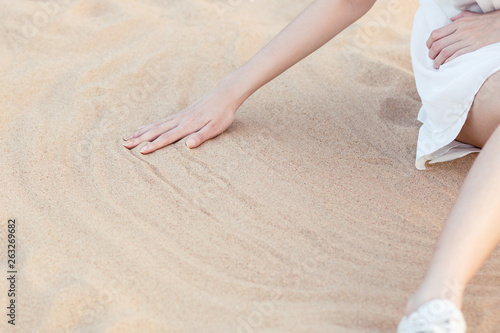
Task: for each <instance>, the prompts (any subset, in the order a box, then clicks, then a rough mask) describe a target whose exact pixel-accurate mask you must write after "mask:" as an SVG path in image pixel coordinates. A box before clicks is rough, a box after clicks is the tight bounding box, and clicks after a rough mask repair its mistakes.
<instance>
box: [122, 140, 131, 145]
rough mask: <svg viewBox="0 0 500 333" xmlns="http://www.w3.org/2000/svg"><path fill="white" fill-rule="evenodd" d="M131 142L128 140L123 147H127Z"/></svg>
mask: <svg viewBox="0 0 500 333" xmlns="http://www.w3.org/2000/svg"><path fill="white" fill-rule="evenodd" d="M131 142H132V140H128V141H127V142H124V143H123V145H124V146H128V145H129V144H130V143H131Z"/></svg>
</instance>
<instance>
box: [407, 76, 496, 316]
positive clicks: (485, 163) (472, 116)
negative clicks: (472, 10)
mask: <svg viewBox="0 0 500 333" xmlns="http://www.w3.org/2000/svg"><path fill="white" fill-rule="evenodd" d="M499 78H500V73H497V74H495V75H493V76H492V77H490V79H489V80H488V81H486V82H485V84H484V85H483V87H482V89H481V91H480V92H479V93H478V94H477V95H476V99H475V102H474V105H473V107H472V109H471V111H470V112H469V116H468V118H467V122H466V125H465V126H464V127H463V129H462V132H461V133H460V135H459V136H458V137H457V139H458V140H460V141H463V142H466V143H470V144H473V145H476V146H479V147H481V146H483V145H484V147H483V149H482V151H481V152H480V154H479V156H478V157H477V159H476V161H475V162H474V165H473V166H472V168H471V170H470V172H469V174H468V175H467V177H466V179H465V182H464V184H463V186H462V189H461V191H460V193H459V195H458V198H457V201H456V203H455V205H454V207H453V209H452V211H451V213H450V216H449V218H448V220H447V221H446V224H445V226H444V228H443V231H442V233H441V236H440V238H439V240H438V243H437V245H436V247H435V251H434V255H433V258H432V260H431V263H430V265H429V268H428V271H427V274H426V276H425V279H424V281H423V282H422V284H421V286H420V288H419V289H418V290H417V292H416V293H415V294H414V295H413V296H412V298H411V299H410V300H409V302H408V304H407V307H406V311H405V313H406V315H409V314H410V313H412V312H414V311H415V310H417V309H418V307H419V306H420V305H422V304H423V303H425V302H427V301H429V300H431V299H435V298H441V299H449V300H451V301H452V302H454V303H455V304H456V305H457V307H458V308H461V307H462V298H463V291H464V288H465V286H466V285H467V284H468V283H469V282H470V280H471V279H472V278H473V277H474V275H475V274H476V273H477V271H478V270H479V269H480V268H481V266H482V264H483V263H484V261H485V260H486V258H487V257H488V256H489V254H490V253H491V252H492V251H493V250H494V249H495V248H496V246H497V245H498V243H499V242H500V206H499V205H498V202H500V173H499V172H498V170H500V126H499V123H500V100H498V99H497V98H494V97H493V96H494V91H498V89H499V88H500V84H498V82H497V81H498V79H499ZM485 142H486V144H484V143H485Z"/></svg>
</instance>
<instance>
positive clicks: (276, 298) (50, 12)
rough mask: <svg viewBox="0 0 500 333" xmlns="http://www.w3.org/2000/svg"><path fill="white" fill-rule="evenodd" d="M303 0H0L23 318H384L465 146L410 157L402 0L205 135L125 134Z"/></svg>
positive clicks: (390, 315)
mask: <svg viewBox="0 0 500 333" xmlns="http://www.w3.org/2000/svg"><path fill="white" fill-rule="evenodd" d="M309 2H310V1H306V0H293V1H287V2H286V4H285V5H284V2H283V1H264V0H253V1H251V0H248V1H247V0H240V1H236V0H232V1H229V0H221V1H218V2H217V1H209V0H184V1H180V0H178V1H176V0H170V1H167V0H166V1H160V0H157V1H155V0H130V1H119V0H86V1H83V0H59V2H55V0H51V1H49V2H47V1H46V2H44V1H28V0H20V1H15V2H12V1H6V0H3V1H0V19H1V22H2V25H1V30H0V41H1V45H2V47H1V48H0V68H1V73H2V77H1V79H0V82H1V83H0V96H1V101H2V102H1V103H2V104H1V105H2V107H1V121H0V129H1V130H0V144H1V168H2V172H1V175H0V181H1V187H0V191H1V193H0V194H1V199H0V212H1V221H0V232H1V239H0V242H1V248H2V253H1V254H0V256H1V258H2V259H1V267H2V273H1V275H2V276H6V277H8V274H7V270H9V268H8V266H7V239H6V235H7V232H8V229H7V221H8V219H15V220H16V228H15V235H16V266H15V269H16V271H17V273H16V280H15V281H16V284H15V287H16V297H15V302H16V303H15V304H16V321H15V322H16V326H15V328H16V330H15V331H16V332H394V331H395V329H396V326H397V324H398V322H399V320H400V319H401V317H402V315H403V311H404V307H405V304H406V301H407V299H408V298H409V297H410V296H411V294H412V293H413V292H414V291H415V290H416V288H417V287H418V286H419V283H420V282H421V280H422V278H423V276H424V274H425V271H426V268H427V264H428V262H429V260H430V256H431V254H432V250H433V247H434V244H435V243H436V240H437V237H438V236H439V232H440V230H441V227H442V225H443V223H444V221H445V219H446V216H447V214H448V212H449V210H450V209H451V207H452V205H453V202H454V200H455V198H456V196H457V194H458V191H459V188H460V186H461V184H462V182H463V180H464V178H465V176H466V174H467V171H468V170H469V168H470V167H471V165H472V163H473V162H474V159H475V158H476V156H475V155H474V154H473V155H469V156H467V157H465V158H461V159H459V160H456V161H453V162H448V163H442V164H436V165H432V166H430V167H429V169H428V170H427V171H418V170H416V169H415V167H414V159H415V149H416V140H417V134H418V128H419V126H420V123H419V122H418V121H417V120H416V116H417V112H418V110H419V108H420V105H421V104H420V100H419V97H418V94H417V92H416V89H415V84H414V79H413V75H412V68H411V61H410V54H409V38H410V32H411V25H412V20H413V15H414V13H415V11H416V9H417V6H418V3H417V1H400V2H398V1H394V0H380V1H379V2H378V3H377V4H376V6H375V7H374V9H373V11H372V12H371V13H370V14H369V15H367V16H366V17H364V18H363V19H362V20H361V21H359V22H357V23H356V24H355V25H354V26H352V27H350V28H348V29H347V30H346V31H344V32H343V33H342V34H341V35H340V36H338V38H336V39H335V40H334V41H332V42H330V43H329V44H327V45H326V46H325V47H324V48H322V49H320V50H319V51H318V52H316V53H315V54H313V55H311V56H310V57H308V58H306V59H305V60H304V61H302V62H301V63H299V64H297V65H296V66H294V67H293V68H292V69H290V70H289V71H287V72H286V73H284V74H283V75H282V76H280V77H279V78H277V79H276V80H274V81H272V82H271V83H270V84H268V85H267V86H265V87H264V88H262V89H261V90H259V91H258V92H256V93H255V94H254V95H253V96H251V97H250V98H249V99H248V100H247V102H246V103H245V104H244V105H243V106H242V107H241V108H240V110H239V111H238V113H237V115H236V121H235V123H234V124H233V125H232V126H231V127H230V128H229V129H228V130H227V131H226V132H225V133H223V134H222V135H220V136H219V137H217V138H215V139H213V140H210V141H209V142H207V143H205V144H204V145H202V146H201V147H200V148H198V149H194V150H189V149H187V148H186V146H185V144H184V140H181V141H179V142H177V143H175V144H173V145H171V146H169V147H167V148H165V149H161V150H159V151H157V152H155V153H153V154H150V155H148V156H143V155H141V154H140V153H139V152H138V149H139V148H140V147H142V145H141V146H139V148H136V149H133V150H130V151H129V150H127V149H125V148H124V147H123V146H122V142H123V141H122V137H123V136H124V135H125V134H128V133H129V132H131V131H132V130H134V129H135V128H137V127H139V126H141V125H145V124H148V123H150V122H153V121H155V120H157V119H160V118H163V117H165V116H166V115H169V114H173V113H175V112H177V111H179V110H182V109H183V108H184V107H186V106H188V105H189V104H191V103H193V102H195V101H197V100H198V99H199V98H201V97H202V96H203V95H204V94H206V93H208V92H209V91H210V90H211V89H212V88H214V87H215V86H216V85H217V83H218V82H219V81H220V80H221V79H222V77H223V76H224V75H226V74H227V73H229V72H231V71H232V70H233V69H235V68H237V67H238V66H240V65H241V64H243V63H244V62H245V61H246V60H247V59H248V58H249V57H250V56H251V55H252V54H254V53H255V52H256V51H257V50H259V49H260V48H261V47H262V46H263V45H265V44H266V43H267V42H268V41H269V40H270V39H271V38H272V36H274V35H275V34H276V33H277V32H279V31H280V30H281V29H282V28H283V27H284V26H285V25H286V24H287V22H289V20H291V19H292V18H293V17H294V16H295V15H296V14H298V13H299V12H300V11H301V10H302V9H303V8H304V7H305V6H306V5H307V4H308V3H309ZM499 265H500V252H499V251H498V249H497V250H496V251H495V252H494V253H493V254H492V256H491V257H490V258H489V259H488V261H487V262H486V264H485V265H484V266H483V267H482V269H481V271H480V272H479V273H478V275H477V276H476V277H475V278H474V280H473V281H472V283H471V284H470V286H469V287H468V289H467V290H466V295H465V304H464V315H465V318H466V320H467V323H468V325H469V328H470V332H493V331H499V330H500V317H498V309H499V307H500V298H499V290H500V279H499V277H500V273H499V271H498V267H499ZM0 281H1V282H0V295H1V296H0V300H1V304H2V308H3V309H4V310H3V312H2V313H3V314H2V316H1V318H2V320H1V322H0V331H2V332H14V329H13V327H12V325H9V324H7V320H8V317H7V316H6V314H7V311H9V310H8V309H6V307H7V306H8V302H9V300H10V299H11V298H10V297H7V290H8V289H9V281H8V280H7V279H6V278H5V277H4V278H1V279H0Z"/></svg>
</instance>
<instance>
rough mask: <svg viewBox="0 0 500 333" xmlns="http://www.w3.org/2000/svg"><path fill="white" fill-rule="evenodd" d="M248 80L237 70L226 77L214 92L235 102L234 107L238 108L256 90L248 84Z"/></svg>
mask: <svg viewBox="0 0 500 333" xmlns="http://www.w3.org/2000/svg"><path fill="white" fill-rule="evenodd" d="M248 81H249V80H248V79H245V77H244V75H242V74H241V73H240V72H239V70H236V71H234V72H232V73H230V74H228V75H226V76H225V77H224V78H223V79H222V80H221V82H220V83H219V85H218V86H217V88H216V90H217V91H221V92H223V93H224V94H227V96H228V98H230V99H231V100H232V101H234V102H235V104H236V107H237V108H238V107H240V106H241V104H243V103H244V102H245V101H246V99H247V98H248V97H250V95H252V94H253V93H254V91H255V90H256V89H253V88H252V86H251V85H250V84H249V83H248Z"/></svg>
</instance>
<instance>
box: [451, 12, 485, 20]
mask: <svg viewBox="0 0 500 333" xmlns="http://www.w3.org/2000/svg"><path fill="white" fill-rule="evenodd" d="M474 15H479V14H478V13H474V12H471V11H468V10H465V11H463V12H461V13H460V14H458V15H455V16H453V17H452V18H451V19H450V20H452V21H456V20H459V19H461V18H462V17H468V16H474Z"/></svg>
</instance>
